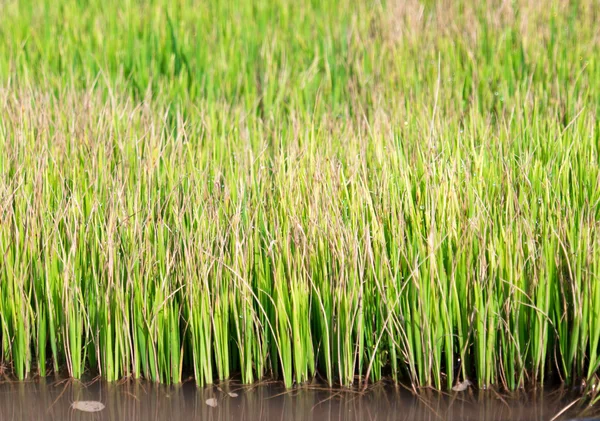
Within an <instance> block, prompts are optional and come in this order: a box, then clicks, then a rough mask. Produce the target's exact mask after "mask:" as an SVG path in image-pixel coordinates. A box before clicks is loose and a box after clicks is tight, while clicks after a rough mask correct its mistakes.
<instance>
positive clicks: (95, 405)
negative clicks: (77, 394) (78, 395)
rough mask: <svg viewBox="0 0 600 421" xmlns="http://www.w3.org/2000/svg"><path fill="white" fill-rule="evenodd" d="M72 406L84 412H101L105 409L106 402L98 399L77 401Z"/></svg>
mask: <svg viewBox="0 0 600 421" xmlns="http://www.w3.org/2000/svg"><path fill="white" fill-rule="evenodd" d="M71 407H72V408H73V409H77V410H79V411H83V412H99V411H102V410H103V409H104V404H103V403H102V402H98V401H75V402H73V403H72V404H71Z"/></svg>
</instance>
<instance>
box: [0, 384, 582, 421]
mask: <svg viewBox="0 0 600 421" xmlns="http://www.w3.org/2000/svg"><path fill="white" fill-rule="evenodd" d="M228 392H235V393H237V394H238V396H235V397H231V396H229V395H228ZM211 398H214V399H216V400H217V406H216V407H215V408H213V407H211V406H209V405H207V404H206V401H207V399H211ZM76 400H97V401H101V402H102V403H104V404H105V405H106V408H105V409H104V410H103V411H102V412H98V413H93V414H90V413H83V412H79V411H76V410H74V409H72V408H71V403H72V402H73V401H76ZM572 401H573V397H572V396H568V394H567V393H565V392H561V391H554V392H550V393H549V392H546V393H544V394H542V393H538V394H524V393H522V394H518V395H499V394H496V393H495V392H486V393H480V394H474V393H473V392H472V391H467V392H463V393H453V394H450V395H448V394H440V393H437V392H424V393H422V394H420V396H419V397H418V398H417V397H415V396H414V395H412V394H411V393H409V392H407V391H405V390H401V389H396V388H393V387H392V388H390V387H385V388H384V387H383V386H375V387H374V388H373V389H371V390H369V391H367V392H366V393H364V394H360V393H358V392H353V391H340V390H336V391H329V390H324V389H317V388H302V389H297V390H293V391H287V392H286V391H285V390H284V389H282V388H281V386H279V385H278V384H262V385H259V386H253V387H248V386H239V385H235V384H233V383H229V384H224V385H221V387H220V388H218V387H215V386H212V387H207V388H205V389H197V388H196V387H195V386H194V385H193V384H191V383H188V384H184V385H182V386H179V387H167V386H159V385H155V384H149V383H143V382H128V383H125V384H120V385H110V384H106V383H102V382H93V383H88V384H84V383H79V382H56V383H51V382H46V381H43V380H42V381H39V382H27V383H12V382H7V383H0V420H1V421H21V420H23V421H25V420H27V421H29V420H32V421H33V420H35V421H40V420H60V421H63V420H110V421H113V420H114V421H123V420H127V421H138V420H139V421H163V420H186V421H192V420H207V421H210V420H214V421H220V420H235V421H245V420H249V421H250V420H252V421H254V420H265V421H270V420H278V421H279V420H281V421H292V420H311V419H314V420H323V421H333V420H357V421H359V420H360V421H362V420H378V421H381V420H407V421H408V420H411V421H412V420H417V421H418V420H423V421H425V420H427V421H429V420H431V421H434V420H510V421H518V420H523V421H525V420H527V421H529V420H532V421H533V420H540V421H541V420H550V419H552V418H553V416H554V415H556V414H557V413H558V412H559V411H560V410H561V409H562V408H564V407H565V406H566V405H568V404H569V403H570V402H572ZM576 413H577V405H574V406H573V407H572V408H571V410H570V411H569V413H567V414H565V415H564V416H563V417H561V418H560V419H567V415H570V416H574V415H575V414H576Z"/></svg>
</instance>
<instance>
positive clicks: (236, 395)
mask: <svg viewBox="0 0 600 421" xmlns="http://www.w3.org/2000/svg"><path fill="white" fill-rule="evenodd" d="M228 395H229V396H231V397H232V398H237V397H238V394H237V393H235V392H229V393H228Z"/></svg>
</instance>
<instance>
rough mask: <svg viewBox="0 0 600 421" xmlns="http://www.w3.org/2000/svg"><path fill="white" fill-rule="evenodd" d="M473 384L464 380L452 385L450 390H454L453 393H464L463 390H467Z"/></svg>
mask: <svg viewBox="0 0 600 421" xmlns="http://www.w3.org/2000/svg"><path fill="white" fill-rule="evenodd" d="M472 385H473V383H471V382H470V381H469V379H465V381H463V382H458V383H456V384H455V385H454V387H453V388H452V390H454V391H455V392H464V391H465V390H467V389H468V388H469V386H472Z"/></svg>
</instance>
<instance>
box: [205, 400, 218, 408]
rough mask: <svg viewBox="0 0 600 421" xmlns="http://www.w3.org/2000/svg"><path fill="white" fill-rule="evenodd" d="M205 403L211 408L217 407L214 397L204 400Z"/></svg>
mask: <svg viewBox="0 0 600 421" xmlns="http://www.w3.org/2000/svg"><path fill="white" fill-rule="evenodd" d="M206 404H207V405H208V406H210V407H212V408H216V407H217V400H216V399H215V398H209V399H207V400H206Z"/></svg>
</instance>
